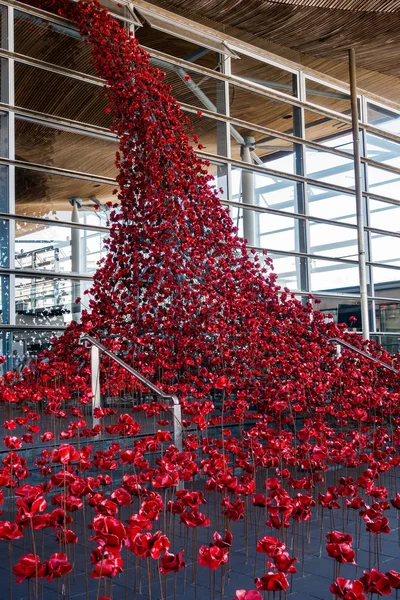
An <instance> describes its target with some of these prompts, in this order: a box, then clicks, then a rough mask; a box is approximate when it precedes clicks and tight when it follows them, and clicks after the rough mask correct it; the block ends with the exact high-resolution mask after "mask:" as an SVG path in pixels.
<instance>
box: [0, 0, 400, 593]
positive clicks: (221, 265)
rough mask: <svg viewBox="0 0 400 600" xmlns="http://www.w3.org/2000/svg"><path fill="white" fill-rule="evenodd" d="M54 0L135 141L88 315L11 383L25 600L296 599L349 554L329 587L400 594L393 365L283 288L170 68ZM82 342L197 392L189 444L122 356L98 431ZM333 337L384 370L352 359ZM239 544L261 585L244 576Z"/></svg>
mask: <svg viewBox="0 0 400 600" xmlns="http://www.w3.org/2000/svg"><path fill="white" fill-rule="evenodd" d="M40 7H41V8H44V9H47V10H50V11H53V12H57V13H59V14H60V15H62V16H64V17H67V18H68V19H70V20H72V21H73V22H74V23H75V24H76V25H77V26H78V28H79V31H80V33H81V34H82V36H83V37H84V38H85V40H86V41H87V42H88V43H89V44H90V45H91V48H92V56H93V61H94V63H95V65H96V68H97V72H98V74H99V76H101V77H102V78H103V79H104V80H105V82H106V83H105V93H106V95H107V98H108V100H109V107H108V108H107V109H106V110H107V111H108V112H111V114H112V116H113V124H112V129H113V131H114V132H115V133H116V134H117V136H118V138H119V139H120V151H119V153H118V155H117V165H118V167H119V176H118V185H119V188H118V190H116V192H115V193H116V194H117V196H118V202H116V203H115V204H114V205H112V206H110V226H111V230H110V236H109V238H108V240H107V242H106V245H107V250H108V253H107V256H106V258H105V259H103V261H102V262H101V264H100V266H99V269H98V271H97V272H96V275H95V278H94V284H93V287H92V289H91V290H90V300H89V307H88V309H85V310H84V311H83V313H82V321H81V323H80V324H77V323H75V322H74V323H72V325H71V326H70V327H69V328H68V330H67V331H66V333H65V334H64V335H63V336H62V337H61V338H60V339H59V340H54V341H53V344H52V347H51V348H50V350H48V351H46V352H44V353H43V354H42V355H41V356H40V357H39V358H38V360H37V361H36V363H35V364H33V365H30V367H29V368H25V369H23V371H22V373H21V374H19V373H14V372H6V373H5V374H4V376H3V377H2V379H1V382H0V400H1V402H2V404H3V407H2V411H3V414H4V415H6V416H5V418H4V422H3V427H4V429H5V433H6V435H5V436H4V439H3V444H4V447H5V450H4V452H3V454H2V455H1V466H0V503H1V506H2V507H3V509H4V510H3V520H2V521H1V522H0V539H1V540H2V541H3V544H4V548H6V551H7V552H8V554H9V557H10V574H11V581H10V594H12V591H13V587H14V583H18V584H21V585H26V586H29V594H30V595H31V596H32V595H33V596H34V597H35V598H39V597H42V595H43V594H44V592H45V591H46V590H47V588H49V589H52V590H53V591H56V592H55V593H57V594H58V597H59V598H63V599H65V598H70V597H71V596H72V595H73V593H74V590H75V591H76V589H75V588H74V586H76V588H77V589H78V590H79V591H80V593H83V594H86V598H89V597H90V598H92V597H95V598H96V599H97V600H100V599H103V600H108V599H109V598H113V599H114V600H118V598H120V597H121V598H125V597H128V596H129V597H132V598H137V597H139V596H140V595H142V594H147V596H148V597H149V598H151V597H152V594H155V593H156V594H157V595H158V597H160V598H162V599H164V598H165V599H166V598H167V596H168V581H173V592H174V597H175V598H176V597H177V594H178V593H179V589H180V588H181V585H179V589H178V586H177V580H179V581H180V584H182V585H183V588H184V590H185V592H186V590H187V588H188V587H189V586H192V588H191V589H193V590H194V597H195V598H196V597H197V588H198V587H199V588H200V586H203V588H204V589H206V591H204V589H202V590H201V592H200V591H199V597H209V598H214V597H215V595H216V590H218V593H219V594H220V596H221V598H228V599H230V598H233V597H234V596H235V597H236V598H237V599H242V600H246V599H248V600H250V599H252V600H259V599H261V598H263V597H264V598H265V597H270V596H269V593H270V592H273V594H274V597H276V595H278V596H279V597H282V598H283V597H286V596H287V595H288V594H289V593H290V591H291V590H292V589H293V590H295V588H296V578H298V577H299V578H301V577H302V575H303V574H304V569H305V566H304V563H305V556H306V554H307V553H311V554H312V553H314V554H315V553H316V554H317V555H318V556H320V555H323V556H324V558H325V559H326V560H329V561H330V562H331V565H332V578H330V579H327V585H326V594H328V593H329V590H330V592H331V593H332V594H333V595H334V596H335V597H336V598H345V599H347V600H357V599H359V600H362V599H364V598H366V597H367V596H368V595H371V594H372V595H373V594H375V595H378V596H379V595H390V594H394V593H396V594H397V590H398V589H400V573H399V572H397V571H396V570H394V569H391V570H389V571H387V572H386V573H384V572H383V571H382V570H381V556H382V547H383V545H384V544H385V539H387V537H388V536H389V534H390V532H391V530H392V529H393V528H398V521H397V518H398V517H397V515H398V514H399V509H400V494H399V492H398V491H397V488H396V467H397V466H398V464H399V461H400V456H399V447H400V426H399V425H400V404H399V398H400V386H399V382H398V377H397V376H396V373H395V372H393V371H391V370H390V369H387V368H385V367H384V364H387V365H388V366H392V357H390V356H389V355H388V354H387V353H386V352H385V351H384V350H383V349H382V348H380V347H379V346H378V345H376V344H374V343H373V342H363V341H362V340H360V339H358V338H356V337H355V336H352V335H350V334H347V333H345V331H344V328H343V327H340V326H337V325H335V324H334V323H333V322H327V321H326V318H325V315H323V314H321V313H319V312H318V311H313V308H312V301H313V299H312V298H311V297H310V298H309V299H308V302H307V303H306V304H305V305H303V304H302V303H301V302H299V301H297V300H296V299H295V297H294V296H293V295H292V294H290V292H289V290H286V289H285V290H281V289H280V288H279V287H278V285H277V283H276V276H275V274H274V273H273V269H272V264H271V261H270V260H269V259H268V258H267V257H266V256H264V255H259V254H258V253H257V252H255V251H254V252H253V251H252V252H250V253H249V252H248V251H247V249H246V245H245V241H244V240H240V239H239V238H238V237H237V230H236V229H235V227H234V226H233V223H232V221H231V219H230V217H229V214H228V211H227V210H226V209H224V208H223V207H222V205H221V203H220V202H219V200H218V196H217V190H215V189H214V188H213V187H212V181H211V179H210V177H209V175H208V174H207V166H208V165H207V163H206V162H204V161H201V160H200V159H199V158H198V157H197V156H196V153H195V150H194V148H193V147H192V146H191V145H190V142H191V140H190V139H189V137H188V135H187V133H186V131H187V129H188V126H189V121H188V119H187V117H185V116H184V114H183V112H182V110H181V109H180V107H179V105H178V104H177V102H176V101H175V100H174V98H173V97H172V95H171V90H170V88H169V87H168V86H167V85H165V84H164V82H163V79H164V75H163V73H162V72H160V71H159V70H158V69H156V68H154V67H153V66H151V64H150V57H149V55H148V54H147V53H146V52H144V51H143V50H142V49H141V48H140V47H139V46H138V44H137V41H136V40H135V39H134V38H133V37H132V36H131V35H129V34H128V33H127V32H126V31H125V30H124V29H122V28H121V27H120V25H119V24H118V23H117V21H115V20H114V19H113V18H112V17H111V16H110V15H109V13H108V12H107V10H106V9H103V8H102V7H101V6H100V5H99V4H98V3H97V2H96V1H94V2H85V1H83V2H79V3H75V2H66V1H64V0H60V1H56V2H50V3H47V2H41V3H40ZM193 141H196V138H195V136H194V139H193ZM82 334H90V335H91V336H93V337H95V338H97V339H98V340H100V341H101V342H102V343H103V344H104V345H105V346H107V347H108V348H109V349H110V350H112V351H114V352H116V353H122V355H123V358H124V361H125V362H127V363H130V364H132V365H133V366H134V367H135V368H136V369H137V370H138V371H140V372H141V373H142V374H143V375H145V376H146V377H148V378H149V379H151V380H152V382H153V383H155V384H157V385H158V386H159V387H160V388H161V389H162V390H163V391H164V392H167V393H169V394H171V393H175V394H177V395H178V397H179V400H180V403H181V406H182V413H183V422H182V424H183V427H184V429H186V434H185V436H184V442H183V451H180V450H179V449H178V448H176V447H175V446H174V445H173V444H171V439H172V438H171V432H170V426H169V425H170V421H169V420H168V418H166V417H167V414H168V413H167V406H166V405H165V404H163V403H162V402H157V401H155V399H154V398H149V397H142V398H141V401H140V402H136V401H135V397H136V396H135V394H134V393H133V391H136V392H143V391H144V388H142V387H140V385H138V384H137V382H136V381H135V380H134V378H133V377H132V376H131V375H129V374H127V373H126V371H125V370H124V369H122V368H120V367H119V366H118V365H116V364H115V363H113V362H112V361H111V362H110V361H109V360H108V359H107V358H103V360H102V379H101V388H102V392H103V395H104V396H108V397H111V398H114V399H115V398H120V401H119V403H118V402H117V403H115V402H114V405H106V404H104V405H102V406H100V407H97V408H96V409H95V411H94V415H93V417H94V418H95V420H96V423H95V424H93V423H91V425H92V427H90V426H89V424H88V422H87V416H86V415H87V412H88V410H87V406H86V405H89V407H90V406H91V386H90V361H89V354H88V350H87V349H86V348H85V347H84V346H81V345H79V340H80V337H81V335H82ZM332 337H336V338H342V339H343V340H347V341H348V342H351V343H352V344H353V345H354V346H356V347H358V348H360V349H361V348H362V349H364V350H365V351H367V352H368V353H369V354H370V355H371V356H373V357H375V358H378V359H379V360H380V361H381V363H380V364H376V363H374V362H372V361H371V360H370V358H369V357H368V356H366V355H365V354H364V355H360V354H356V353H354V352H353V351H352V350H346V349H344V350H343V352H342V354H341V355H340V356H337V354H336V350H335V348H334V347H333V346H332V344H331V343H329V342H328V338H332ZM382 363H383V365H382ZM128 393H130V394H131V395H130V396H129V394H128ZM127 394H128V396H129V397H130V398H131V399H133V400H132V402H131V404H130V405H128V406H127V405H126V402H123V401H122V400H121V399H124V398H125V396H126V395H127ZM217 404H218V406H217V408H216V405H217ZM115 406H117V408H116V407H115ZM149 424H150V425H151V426H152V428H151V427H150V428H149ZM228 427H230V429H228ZM88 442H90V445H89V443H88ZM393 515H394V518H393ZM312 522H314V523H315V522H317V523H318V528H319V532H320V533H319V535H318V541H317V542H315V540H314V542H313V544H314V546H313V544H312V543H310V542H311V540H312V528H311V523H312ZM220 532H224V533H223V534H221V533H220ZM324 539H326V540H327V543H326V544H325V545H324V543H323V540H324ZM210 540H212V541H210ZM235 540H238V542H237V543H236V548H235ZM239 540H241V541H240V542H239ZM315 544H316V545H317V549H315ZM88 548H89V549H88ZM365 548H366V549H367V550H366V551H365V552H364V550H365ZM243 549H244V550H243ZM360 549H361V550H362V551H363V555H366V556H368V560H367V561H366V563H365V562H363V560H364V559H363V558H362V556H361V554H362V552H360ZM236 552H237V553H239V556H240V555H241V553H242V554H243V556H242V558H241V559H240V560H241V561H242V562H243V561H244V562H246V563H248V564H250V565H251V567H250V570H251V571H252V576H251V578H249V576H248V575H247V577H246V578H243V580H242V579H241V577H240V576H238V575H237V574H235V566H234V560H236V558H237V556H236ZM235 557H236V558H235ZM364 558H365V556H364ZM391 566H393V565H391ZM360 567H361V568H362V569H363V571H364V572H363V573H361V571H359V568H360ZM207 571H208V577H205V578H204V576H202V573H205V572H207ZM253 571H254V572H253ZM54 582H55V583H54ZM155 586H156V587H157V591H156V592H155V591H154V587H155ZM170 591H171V590H170ZM200 593H201V594H202V595H201V596H200ZM326 597H327V595H326Z"/></svg>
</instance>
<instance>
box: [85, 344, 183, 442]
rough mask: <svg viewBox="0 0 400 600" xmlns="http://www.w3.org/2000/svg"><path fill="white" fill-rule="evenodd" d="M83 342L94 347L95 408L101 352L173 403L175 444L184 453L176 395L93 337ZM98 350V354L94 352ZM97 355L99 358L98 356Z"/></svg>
mask: <svg viewBox="0 0 400 600" xmlns="http://www.w3.org/2000/svg"><path fill="white" fill-rule="evenodd" d="M80 341H81V342H89V343H90V344H91V345H92V356H91V366H92V392H93V399H94V402H93V408H95V407H96V406H100V376H99V375H100V365H99V350H101V352H103V354H106V355H107V356H108V357H109V358H111V359H112V360H113V361H114V362H116V363H117V364H119V365H120V367H122V368H123V369H125V370H126V371H128V373H130V374H131V375H133V376H134V377H135V378H136V379H138V380H139V381H140V382H141V383H143V385H145V386H146V387H148V388H149V389H150V390H151V391H152V392H154V393H155V394H157V395H158V396H161V398H163V399H164V400H171V401H172V405H173V408H172V414H173V419H174V422H173V426H174V444H175V446H176V447H177V448H178V450H180V451H182V412H181V405H180V403H179V399H178V397H177V396H176V395H175V394H166V393H165V392H163V391H162V390H161V389H160V388H159V387H157V386H156V385H154V383H152V382H151V381H149V380H148V379H147V378H146V377H144V375H142V374H141V373H139V371H136V369H134V368H133V367H131V366H130V365H128V364H127V363H126V362H125V361H123V360H122V358H119V356H117V355H116V354H114V352H111V350H108V348H106V347H105V346H104V345H103V344H102V343H101V342H99V341H98V340H96V339H95V338H94V337H92V336H91V335H83V336H82V337H81V340H80ZM95 348H96V350H97V353H95V352H93V350H94V349H95ZM96 354H97V356H96Z"/></svg>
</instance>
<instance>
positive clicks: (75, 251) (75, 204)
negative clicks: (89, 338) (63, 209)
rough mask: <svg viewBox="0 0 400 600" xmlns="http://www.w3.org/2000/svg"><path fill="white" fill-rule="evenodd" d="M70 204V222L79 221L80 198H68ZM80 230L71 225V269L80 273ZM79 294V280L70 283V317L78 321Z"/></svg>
mask: <svg viewBox="0 0 400 600" xmlns="http://www.w3.org/2000/svg"><path fill="white" fill-rule="evenodd" d="M69 202H70V204H71V205H72V213H71V222H72V223H80V219H79V209H80V208H81V207H82V198H78V197H74V198H70V199H69ZM80 233H81V232H80V230H79V229H78V228H76V227H71V270H72V272H73V273H81V271H82V265H81V236H80ZM80 295H81V286H80V282H79V281H73V283H72V309H71V310H72V318H73V319H74V321H79V319H80V316H81V309H80V304H76V303H75V300H76V298H79V297H80Z"/></svg>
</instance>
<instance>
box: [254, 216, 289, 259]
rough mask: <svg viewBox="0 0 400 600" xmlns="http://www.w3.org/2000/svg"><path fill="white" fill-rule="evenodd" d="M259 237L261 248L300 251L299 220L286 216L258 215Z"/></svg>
mask: <svg viewBox="0 0 400 600" xmlns="http://www.w3.org/2000/svg"><path fill="white" fill-rule="evenodd" d="M258 215H259V216H258V232H259V233H258V235H259V239H260V243H259V247H260V248H271V249H272V250H285V251H286V252H290V251H294V252H296V251H298V250H299V248H298V240H297V231H298V224H299V220H298V219H293V218H290V217H287V216H284V215H271V214H269V213H258Z"/></svg>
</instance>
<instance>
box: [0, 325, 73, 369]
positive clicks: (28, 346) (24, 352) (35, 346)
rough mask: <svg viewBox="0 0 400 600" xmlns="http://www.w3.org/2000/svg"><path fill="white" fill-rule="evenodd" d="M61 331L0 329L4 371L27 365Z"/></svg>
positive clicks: (0, 349) (0, 348) (0, 347)
mask: <svg viewBox="0 0 400 600" xmlns="http://www.w3.org/2000/svg"><path fill="white" fill-rule="evenodd" d="M61 333H62V331H60V330H57V331H53V330H49V331H46V330H45V331H41V330H38V329H36V330H34V331H32V330H27V331H25V330H17V331H9V330H7V331H0V354H2V355H3V356H5V357H6V359H7V360H6V363H5V364H4V365H3V369H4V371H12V370H15V371H20V370H21V369H23V368H25V367H28V366H29V364H30V362H31V360H33V359H35V358H36V357H37V355H38V354H39V353H41V352H43V350H45V349H46V348H48V347H49V346H50V341H51V340H52V338H54V337H57V336H59V335H61ZM0 369H1V367H0ZM0 372H1V370H0Z"/></svg>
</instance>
